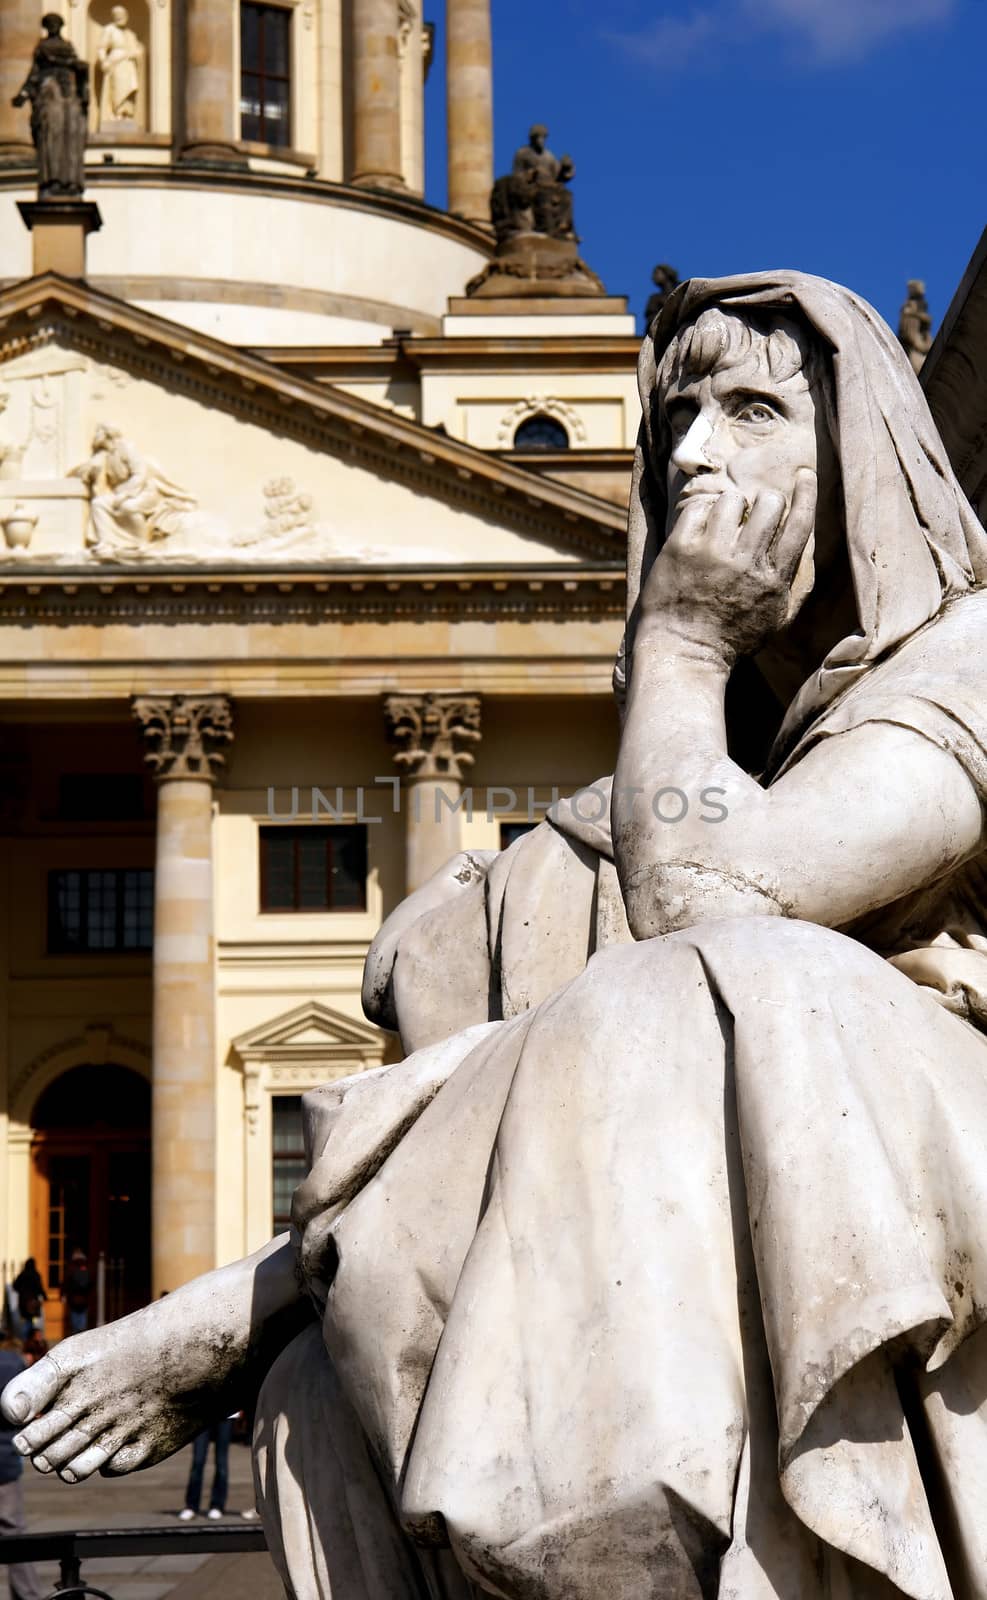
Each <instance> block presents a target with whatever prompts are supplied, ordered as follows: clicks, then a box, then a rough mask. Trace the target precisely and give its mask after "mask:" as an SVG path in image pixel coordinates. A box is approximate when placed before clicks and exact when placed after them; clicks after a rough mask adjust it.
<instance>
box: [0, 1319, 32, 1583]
mask: <svg viewBox="0 0 987 1600" xmlns="http://www.w3.org/2000/svg"><path fill="white" fill-rule="evenodd" d="M30 1365H31V1358H29V1357H28V1358H25V1357H24V1355H23V1354H22V1353H21V1348H20V1343H19V1341H18V1340H16V1339H5V1340H4V1342H3V1343H2V1344H0V1386H2V1385H3V1384H6V1383H9V1382H10V1380H11V1379H12V1378H16V1377H17V1375H18V1373H20V1372H23V1370H24V1368H25V1367H27V1366H30ZM19 1428H20V1425H19V1424H17V1425H16V1426H9V1425H8V1424H7V1422H6V1419H5V1418H4V1417H2V1416H0V1534H3V1533H26V1532H27V1524H26V1522H25V1519H24V1485H23V1483H22V1482H21V1473H22V1472H23V1471H24V1462H23V1461H22V1459H21V1457H20V1456H19V1455H18V1453H17V1451H16V1450H15V1449H14V1443H13V1441H14V1434H15V1433H17V1432H19ZM7 1577H8V1580H9V1583H10V1596H11V1600H42V1596H43V1591H42V1588H41V1584H40V1583H39V1581H38V1576H37V1573H36V1572H35V1570H34V1568H33V1567H32V1566H31V1565H29V1563H28V1562H26V1561H20V1562H17V1563H16V1564H15V1565H14V1566H12V1567H8V1568H7Z"/></svg>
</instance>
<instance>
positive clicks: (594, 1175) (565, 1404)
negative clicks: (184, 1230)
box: [3, 272, 987, 1600]
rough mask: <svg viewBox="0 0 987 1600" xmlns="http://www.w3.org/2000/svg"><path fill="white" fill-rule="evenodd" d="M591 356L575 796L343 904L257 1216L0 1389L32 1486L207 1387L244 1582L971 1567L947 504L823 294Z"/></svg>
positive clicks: (974, 1025)
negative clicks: (587, 562) (618, 617)
mask: <svg viewBox="0 0 987 1600" xmlns="http://www.w3.org/2000/svg"><path fill="white" fill-rule="evenodd" d="M640 378H641V397H642V401H643V407H644V420H643V424H642V429H641V435H640V445H639V449H638V453H637V465H636V470H635V474H634V480H633V492H632V508H631V515H630V537H629V547H628V592H629V614H628V625H627V632H626V639H625V648H624V650H623V651H622V653H621V658H620V661H619V663H618V668H617V674H616V682H617V687H618V691H619V693H620V695H621V696H622V698H623V700H624V720H623V728H622V736H621V742H620V749H619V755H618V761H617V767H616V772H615V774H614V776H613V778H612V779H606V780H602V781H601V782H600V783H598V784H596V785H593V786H592V787H591V788H590V789H588V790H586V791H583V793H582V794H580V795H577V796H575V797H574V798H573V799H572V800H571V801H569V802H563V803H561V804H560V805H558V806H557V807H556V808H555V810H554V811H553V813H552V814H551V816H550V818H549V820H548V821H547V822H545V823H544V824H542V825H541V826H539V827H538V828H537V829H535V830H534V831H533V832H531V833H529V834H527V835H526V836H525V837H523V838H522V839H520V840H518V841H517V842H516V843H515V844H514V845H512V846H511V848H510V849H509V850H507V851H506V852H504V853H503V854H501V855H492V854H491V855H480V856H472V855H466V856H464V857H461V858H460V859H459V860H457V861H455V862H453V863H452V864H451V865H450V867H449V868H448V869H447V870H445V871H444V872H443V873H440V874H439V875H438V876H437V877H436V878H435V879H433V880H432V881H431V882H430V883H429V884H428V885H426V886H425V887H424V888H423V889H421V890H420V891H418V892H417V893H416V894H415V895H413V896H412V897H411V898H410V899H409V900H408V901H406V902H405V903H404V905H402V906H401V907H399V908H398V910H397V911H396V912H395V913H394V914H393V915H392V917H391V918H390V920H389V921H388V922H387V923H386V924H385V926H384V928H383V929H382V931H381V933H380V935H379V936H378V938H377V940H376V942H375V944H374V947H373V949H372V951H371V953H370V957H369V959H368V963H367V969H366V979H365V1004H366V1006H367V1009H368V1012H369V1014H370V1015H371V1016H372V1017H375V1018H377V1019H379V1020H380V1021H381V1022H382V1023H384V1024H385V1025H387V1026H389V1027H396V1028H398V1029H399V1030H400V1033H401V1036H402V1039H403V1041H404V1043H405V1046H406V1048H407V1050H408V1051H409V1054H408V1056H407V1058H406V1059H405V1060H404V1061H403V1062H402V1063H400V1064H399V1065H397V1066H393V1067H387V1068H383V1069H380V1070H378V1071H375V1072H368V1073H366V1074H364V1075H362V1076H358V1077H354V1078H351V1079H349V1080H347V1081H345V1082H343V1083H333V1084H331V1085H328V1086H327V1087H325V1088H323V1089H318V1090H315V1091H314V1092H312V1093H311V1094H309V1095H308V1096H307V1097H306V1101H305V1117H306V1124H307V1139H308V1148H309V1155H310V1161H311V1166H310V1171H309V1174H308V1176H307V1178H306V1179H305V1181H304V1182H303V1183H302V1185H301V1187H300V1188H299V1190H298V1191H297V1193H296V1196H295V1200H294V1212H293V1215H294V1234H293V1236H292V1237H291V1238H289V1239H284V1240H282V1241H275V1242H274V1243H273V1244H271V1245H270V1246H268V1247H267V1248H266V1249H264V1250H262V1251H261V1252H260V1253H259V1254H258V1255H256V1256H254V1257H253V1258H251V1259H250V1260H249V1261H246V1262H243V1263H240V1264H239V1265H236V1266H232V1267H227V1268H224V1269H222V1270H221V1271H219V1272H216V1273H212V1274H209V1275H208V1276H207V1277H204V1278H201V1279H199V1280H197V1281H196V1282H194V1283H192V1284H189V1285H188V1286H186V1287H184V1288H181V1289H179V1290H177V1291H176V1292H174V1293H172V1294H170V1295H169V1296H168V1297H167V1299H165V1300H163V1301H159V1302H157V1303H156V1304H154V1305H153V1306H149V1307H148V1308H147V1309H145V1310H143V1311H139V1312H137V1313H136V1314H134V1315H133V1316H131V1317H128V1318H126V1319H125V1320H123V1321H121V1322H119V1323H117V1324H114V1325H111V1326H110V1327H108V1328H103V1329H98V1330H94V1331H92V1332H89V1333H84V1334H81V1335H79V1336H77V1337H76V1338H73V1339H70V1340H68V1341H67V1342H65V1343H64V1344H62V1345H60V1346H59V1347H58V1348H57V1349H56V1350H55V1351H54V1352H53V1353H52V1354H51V1355H50V1356H49V1357H47V1358H46V1359H45V1360H43V1361H41V1362H39V1363H38V1364H37V1365H36V1366H34V1367H32V1368H31V1370H30V1371H29V1372H27V1373H24V1374H23V1375H21V1376H19V1377H18V1378H17V1379H15V1381H14V1382H13V1383H12V1384H11V1385H10V1386H9V1387H8V1389H7V1390H6V1393H5V1395H4V1400H3V1406H4V1410H5V1412H6V1414H7V1416H8V1417H9V1418H11V1419H12V1420H14V1421H15V1422H16V1423H18V1424H19V1425H20V1429H21V1431H20V1433H19V1435H18V1439H19V1445H18V1448H19V1449H20V1450H21V1451H22V1452H23V1453H24V1454H25V1455H29V1456H30V1457H31V1458H32V1459H33V1461H34V1464H35V1466H37V1467H39V1468H40V1469H41V1470H42V1471H48V1472H57V1473H59V1474H60V1475H61V1476H62V1477H63V1478H65V1479H67V1480H69V1481H75V1480H78V1479H81V1478H85V1477H86V1476H87V1475H89V1474H90V1473H92V1472H94V1471H96V1470H97V1469H99V1470H101V1471H103V1472H104V1473H121V1472H129V1471H131V1470H133V1469H134V1468H135V1467H141V1466H146V1465H148V1464H150V1463H152V1462H154V1461H158V1460H160V1459H161V1458H162V1457H163V1456H166V1455H167V1454H168V1453H169V1452H171V1451H173V1450H175V1449H177V1448H178V1446H179V1445H181V1444H183V1443H184V1442H185V1441H186V1440H188V1439H190V1438H191V1437H192V1435H193V1434H194V1433H195V1432H196V1431H197V1430H198V1429H199V1428H201V1426H202V1425H203V1423H204V1422H206V1421H207V1420H209V1419H210V1418H212V1417H219V1416H222V1415H224V1414H225V1413H226V1412H228V1411H229V1410H230V1409H232V1406H233V1405H234V1404H236V1403H237V1401H240V1400H242V1399H243V1397H244V1395H245V1394H246V1392H247V1391H248V1389H249V1388H250V1386H251V1385H252V1384H254V1385H256V1384H258V1383H259V1384H260V1391H259V1395H258V1398H257V1405H256V1429H255V1436H254V1450H255V1461H256V1480H257V1488H258V1496H259V1504H260V1506H261V1509H262V1515H263V1518H264V1524H265V1527H266V1529H267V1534H268V1540H269V1544H270V1547H271V1551H272V1554H273V1556H274V1559H275V1561H276V1563H277V1564H278V1566H279V1568H280V1570H281V1572H282V1574H283V1577H284V1580H285V1583H286V1585H287V1587H288V1592H289V1593H290V1594H291V1595H293V1596H295V1597H296V1600H328V1597H330V1596H331V1597H332V1600H424V1597H431V1600H466V1597H472V1600H478V1597H481V1596H485V1595H495V1596H501V1597H502V1600H669V1597H674V1600H680V1597H682V1600H685V1597H693V1596H694V1597H696V1600H700V1597H703V1600H706V1597H710V1596H720V1597H722V1600H727V1597H730V1600H734V1597H740V1600H770V1597H778V1600H821V1597H826V1600H836V1597H838V1596H839V1597H849V1596H851V1595H852V1596H854V1597H856V1600H860V1597H864V1600H870V1597H873V1600H891V1597H893V1596H899V1595H901V1596H911V1597H915V1600H918V1597H922V1600H926V1597H928V1600H950V1597H967V1596H969V1597H974V1596H979V1595H982V1594H984V1593H985V1592H987V1534H985V1526H987V1519H985V1517H984V1510H983V1486H984V1484H985V1482H987V1329H985V1322H987V1161H985V1159H984V1142H985V1136H987V1041H985V1038H984V1029H985V1027H987V924H985V909H984V908H985V879H987V874H985V872H984V847H985V821H984V815H985V813H984V804H985V800H987V648H985V646H987V593H985V592H984V584H985V580H987V536H985V534H984V530H983V529H982V528H981V526H980V524H979V523H978V521H977V520H976V518H975V517H974V515H973V513H972V511H971V509H970V507H969V505H968V503H967V502H966V500H965V499H964V496H963V494H962V492H961V490H960V488H959V486H958V484H957V482H956V479H955V477H954V475H953V472H952V470H951V468H950V465H949V462H948V461H947V459H946V457H945V454H944V451H943V447H942V445H941V442H940V440H939V438H938V435H937V433H936V430H935V427H934V425H933V423H932V420H931V417H930V415H929V411H928V409H927V406H926V403H925V399H924V397H923V395H922V392H921V389H920V387H919V385H918V382H917V380H916V378H915V375H914V373H913V372H912V370H911V366H910V364H909V361H908V358H907V355H906V354H905V353H904V351H903V350H902V348H901V346H900V345H899V343H898V341H897V340H896V339H895V337H894V335H893V334H892V333H891V331H890V330H889V329H888V328H887V327H886V326H885V324H884V323H883V322H882V321H881V320H880V318H878V317H877V316H876V315H875V313H874V312H873V311H872V310H871V309H870V308H869V307H868V306H867V305H865V304H863V302H861V301H860V300H858V299H857V298H856V297H855V296H854V295H852V294H850V293H848V292H847V291H846V290H843V289H840V288H837V287H836V286H835V285H833V284H830V283H827V282H824V281H822V280H820V279H816V278H811V277H807V276H803V275H801V274H796V273H784V272H778V273H766V274H761V275H753V276H749V277H738V278H729V279H723V280H719V281H713V282H704V281H692V282H690V283H686V284H683V285H681V286H680V287H679V288H677V289H675V290H674V291H673V292H672V293H671V294H670V295H669V296H668V299H667V302H666V304H665V305H664V306H663V308H662V311H661V314H660V316H659V318H658V320H657V322H656V323H655V325H654V326H653V328H652V329H651V331H650V333H649V336H648V338H647V340H646V342H645V345H644V350H643V353H642V356H641V364H640Z"/></svg>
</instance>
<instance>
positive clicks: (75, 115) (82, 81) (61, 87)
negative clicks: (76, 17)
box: [13, 11, 89, 200]
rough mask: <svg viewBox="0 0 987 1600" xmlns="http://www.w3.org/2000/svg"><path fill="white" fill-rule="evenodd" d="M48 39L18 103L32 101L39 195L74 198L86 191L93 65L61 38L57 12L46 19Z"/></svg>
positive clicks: (16, 98) (61, 22)
mask: <svg viewBox="0 0 987 1600" xmlns="http://www.w3.org/2000/svg"><path fill="white" fill-rule="evenodd" d="M41 26H42V28H43V29H44V31H45V37H44V38H43V39H42V40H41V42H40V44H38V45H37V47H36V49H35V52H34V58H33V60H32V62H31V70H30V72H29V73H28V75H27V78H26V79H25V80H24V85H23V87H22V88H21V89H20V90H19V92H18V93H17V94H16V95H15V96H14V99H13V104H14V105H15V106H22V105H24V104H25V102H26V101H28V100H30V102H31V138H32V139H33V140H34V145H35V149H36V150H37V153H38V197H39V199H41V200H53V199H73V198H77V197H78V196H79V195H81V194H82V191H83V188H84V187H85V174H84V170H83V161H84V155H85V148H86V118H87V114H88V110H89V67H88V65H87V63H86V62H85V61H80V60H79V57H78V56H77V55H76V53H75V46H74V45H72V44H70V43H69V41H68V39H63V38H62V36H61V35H62V29H63V28H64V26H65V23H64V20H63V19H62V18H61V17H60V16H58V14H57V13H56V12H54V11H48V12H46V13H45V15H44V16H43V17H42V18H41Z"/></svg>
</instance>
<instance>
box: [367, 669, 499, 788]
mask: <svg viewBox="0 0 987 1600" xmlns="http://www.w3.org/2000/svg"><path fill="white" fill-rule="evenodd" d="M480 705H481V702H480V696H479V695H478V694H462V693H456V692H449V691H439V692H436V693H433V692H432V691H428V692H427V693H425V694H389V695H386V696H385V697H384V717H385V720H386V722H387V731H388V734H389V735H390V737H391V740H392V741H393V743H394V744H396V745H397V746H398V748H397V750H396V751H395V752H394V760H395V761H396V762H397V764H398V766H401V767H404V768H405V769H406V771H407V772H408V774H409V775H410V776H413V777H416V778H453V779H455V780H457V781H459V780H461V779H462V776H463V773H462V768H463V767H471V766H472V765H473V760H474V757H473V753H472V751H471V750H468V749H466V750H464V749H461V748H460V746H462V745H471V744H478V743H479V742H480V737H481V735H480Z"/></svg>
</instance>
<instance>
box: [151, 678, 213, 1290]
mask: <svg viewBox="0 0 987 1600" xmlns="http://www.w3.org/2000/svg"><path fill="white" fill-rule="evenodd" d="M133 710H134V715H135V717H136V718H137V720H138V722H139V723H140V724H141V727H142V728H143V730H144V738H145V741H146V744H147V747H148V748H147V754H146V760H147V761H148V763H149V764H150V766H151V767H152V768H153V771H154V776H155V778H156V779H157V783H158V829H157V854H156V862H155V872H154V951H153V979H152V992H153V1019H152V1069H151V1183H152V1187H151V1279H152V1285H153V1293H154V1296H155V1297H157V1296H158V1295H159V1294H161V1292H162V1290H164V1289H177V1288H178V1286H179V1284H180V1283H186V1282H187V1281H188V1279H189V1278H194V1277H196V1276H197V1275H198V1274H199V1273H200V1272H208V1271H210V1270H211V1268H212V1267H213V1266H215V1258H216V1195H215V1170H216V1039H215V997H214V968H213V876H212V797H213V783H214V781H215V778H216V775H217V773H218V771H219V769H220V768H221V767H222V765H223V763H224V760H225V757H224V755H223V753H222V748H221V747H222V746H224V745H227V744H229V742H230V740H231V739H232V738H233V719H232V712H231V707H230V702H229V700H227V698H226V697H225V695H209V694H203V695H198V694H188V695H185V694H165V695H141V696H139V697H138V698H137V699H135V701H134V705H133Z"/></svg>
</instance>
